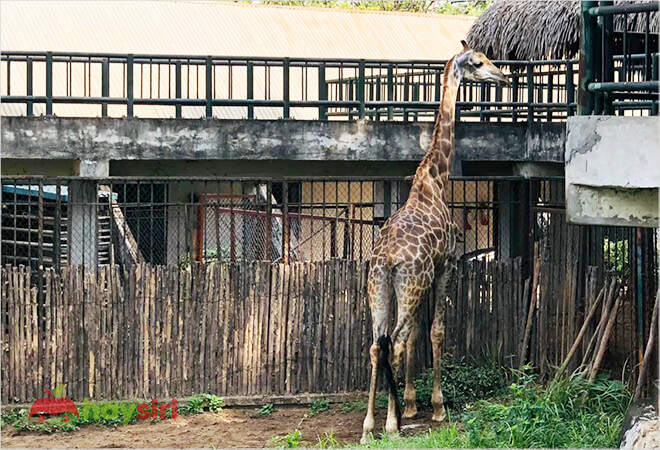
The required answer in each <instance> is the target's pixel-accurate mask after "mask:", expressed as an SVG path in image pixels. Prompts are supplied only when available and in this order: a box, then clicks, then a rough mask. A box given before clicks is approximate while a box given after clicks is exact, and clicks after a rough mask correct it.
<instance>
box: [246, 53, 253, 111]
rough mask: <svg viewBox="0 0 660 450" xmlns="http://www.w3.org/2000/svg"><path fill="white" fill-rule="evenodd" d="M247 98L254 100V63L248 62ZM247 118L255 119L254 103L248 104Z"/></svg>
mask: <svg viewBox="0 0 660 450" xmlns="http://www.w3.org/2000/svg"><path fill="white" fill-rule="evenodd" d="M247 99H248V100H254V63H252V62H248V64H247ZM247 118H248V119H254V105H248V108H247Z"/></svg>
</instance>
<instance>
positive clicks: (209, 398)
mask: <svg viewBox="0 0 660 450" xmlns="http://www.w3.org/2000/svg"><path fill="white" fill-rule="evenodd" d="M222 401H223V398H222V397H218V396H217V395H214V394H197V395H194V396H192V397H190V399H188V404H187V405H186V412H188V413H190V414H199V413H201V412H203V411H205V410H206V411H211V412H218V411H220V410H221V409H222Z"/></svg>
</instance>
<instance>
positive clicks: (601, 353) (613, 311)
mask: <svg viewBox="0 0 660 450" xmlns="http://www.w3.org/2000/svg"><path fill="white" fill-rule="evenodd" d="M616 291H617V293H618V291H619V289H617V290H616ZM622 298H623V296H622V295H617V298H616V301H615V302H614V306H612V309H611V310H610V313H609V319H608V322H607V327H605V331H604V332H603V339H602V341H601V342H600V345H599V346H598V353H596V356H595V358H594V363H593V365H592V367H591V371H590V372H589V382H592V381H594V380H595V379H596V375H597V374H598V369H599V368H600V363H601V361H602V360H603V356H604V355H605V350H606V349H607V341H608V340H609V339H610V334H611V333H612V328H614V322H615V319H616V313H617V311H618V309H619V305H620V304H621V299H622Z"/></svg>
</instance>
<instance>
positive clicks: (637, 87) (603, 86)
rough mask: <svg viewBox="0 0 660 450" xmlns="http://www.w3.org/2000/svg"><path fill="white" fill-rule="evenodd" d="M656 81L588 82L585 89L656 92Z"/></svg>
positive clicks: (595, 90)
mask: <svg viewBox="0 0 660 450" xmlns="http://www.w3.org/2000/svg"><path fill="white" fill-rule="evenodd" d="M658 87H659V83H658V81H637V82H632V81H628V82H621V83H617V82H606V83H605V82H603V83H589V85H588V86H587V90H588V91H589V92H614V91H654V92H657V91H658Z"/></svg>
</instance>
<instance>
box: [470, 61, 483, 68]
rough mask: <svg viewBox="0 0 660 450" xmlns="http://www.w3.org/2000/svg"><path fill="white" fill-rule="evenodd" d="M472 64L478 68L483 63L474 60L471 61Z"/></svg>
mask: <svg viewBox="0 0 660 450" xmlns="http://www.w3.org/2000/svg"><path fill="white" fill-rule="evenodd" d="M472 65H473V66H474V67H477V68H479V67H481V66H483V65H484V63H482V62H481V61H475V62H473V63H472Z"/></svg>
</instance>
